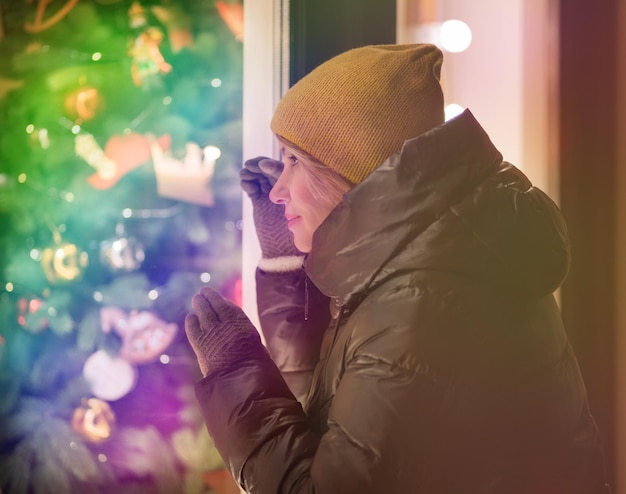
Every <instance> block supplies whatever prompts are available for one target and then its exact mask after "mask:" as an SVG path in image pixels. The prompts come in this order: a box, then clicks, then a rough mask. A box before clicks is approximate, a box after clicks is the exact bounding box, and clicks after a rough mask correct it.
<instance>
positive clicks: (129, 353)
mask: <svg viewBox="0 0 626 494" xmlns="http://www.w3.org/2000/svg"><path fill="white" fill-rule="evenodd" d="M100 324H101V328H102V331H104V332H105V333H109V332H110V331H114V332H115V333H117V334H118V335H119V336H120V337H121V338H122V347H121V349H120V357H123V358H125V359H126V360H128V361H129V362H131V363H133V364H145V363H148V362H152V361H154V360H156V359H157V358H159V356H160V355H161V354H162V353H163V352H164V351H165V349H166V348H167V347H168V346H169V345H170V343H171V342H172V341H173V340H174V337H175V336H176V332H177V330H178V326H177V325H176V324H175V323H166V322H164V321H162V320H161V319H159V318H158V317H157V316H156V315H155V314H153V313H152V312H149V311H131V312H130V313H126V312H125V311H123V310H122V309H119V308H117V307H102V308H101V309H100Z"/></svg>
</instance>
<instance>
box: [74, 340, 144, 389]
mask: <svg viewBox="0 0 626 494" xmlns="http://www.w3.org/2000/svg"><path fill="white" fill-rule="evenodd" d="M83 377H84V378H85V380H86V381H87V382H88V383H89V385H90V386H91V392H92V393H93V395H94V396H95V397H97V398H100V399H102V400H106V401H115V400H119V399H120V398H122V397H123V396H125V395H127V394H128V393H129V392H130V391H131V390H132V389H133V388H134V387H135V383H136V382H137V370H136V369H135V367H134V366H133V365H132V364H131V363H130V362H128V360H126V359H124V358H121V357H112V356H111V355H109V354H108V353H107V352H106V351H104V350H98V351H96V352H95V353H93V354H92V355H91V356H90V357H89V358H88V359H87V360H86V361H85V365H84V366H83Z"/></svg>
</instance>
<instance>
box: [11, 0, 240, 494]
mask: <svg viewBox="0 0 626 494" xmlns="http://www.w3.org/2000/svg"><path fill="white" fill-rule="evenodd" d="M63 3H64V2H50V3H49V4H47V6H46V12H45V15H44V19H48V18H50V17H51V16H52V15H53V14H54V12H55V9H58V8H60V6H61V5H62V4H63ZM132 3H133V2H132V0H107V1H103V0H81V1H80V2H78V3H77V4H76V5H75V6H74V7H73V8H71V9H70V10H69V12H67V14H66V15H64V16H62V17H61V18H60V20H59V21H58V22H56V23H53V24H52V25H51V26H47V27H45V28H44V29H41V30H39V31H36V32H32V31H29V30H27V29H25V26H26V25H27V24H29V23H30V24H32V23H33V22H34V21H35V18H36V10H37V8H38V7H39V5H43V4H45V2H24V1H19V2H16V1H13V0H0V24H1V29H0V123H1V125H2V132H0V280H2V281H1V283H2V285H1V286H0V491H2V492H7V493H8V492H10V493H11V494H13V493H17V494H20V493H48V492H54V493H55V494H57V493H66V492H67V493H73V492H96V493H108V492H115V493H116V494H124V493H130V492H141V493H142V494H143V493H151V492H155V493H167V494H170V493H176V492H186V493H190V494H191V493H200V492H205V491H206V487H205V486H203V484H202V480H201V477H200V474H201V472H202V471H205V470H207V469H214V468H218V467H220V466H221V460H220V458H219V455H218V454H217V451H216V450H215V448H214V447H213V444H212V442H211V440H210V438H209V437H208V436H207V435H206V431H205V429H204V426H203V424H202V419H201V416H200V413H199V410H198V409H197V404H196V402H195V398H193V391H192V385H193V382H194V381H195V380H196V379H198V377H199V372H198V368H197V363H196V361H195V357H194V355H193V352H192V351H191V349H190V347H189V344H188V342H187V341H186V338H185V336H184V331H183V330H182V323H183V320H184V317H185V314H186V313H187V312H188V311H189V310H190V300H191V297H192V295H193V294H194V293H195V292H196V291H197V290H199V288H200V287H201V286H203V285H204V284H206V283H207V282H208V283H210V284H211V285H213V286H214V287H215V288H218V289H221V290H222V291H223V292H224V294H225V295H227V296H230V297H231V298H233V297H234V296H235V293H234V289H235V288H234V287H235V286H236V284H235V281H236V280H237V279H238V277H239V276H240V272H239V270H240V252H241V246H240V242H241V239H240V233H241V232H240V231H239V229H238V228H236V227H235V226H234V225H237V224H238V223H239V221H240V218H241V196H240V191H239V185H238V170H239V168H240V163H241V130H242V124H241V117H242V108H241V100H242V74H243V71H242V61H243V60H242V54H243V50H242V45H241V42H240V41H238V40H236V39H235V37H234V35H233V34H232V33H231V32H230V31H229V29H228V28H227V26H226V25H225V23H224V22H223V20H222V19H221V18H220V16H219V14H218V12H217V10H216V8H215V5H214V4H213V3H211V2H206V1H204V0H183V1H180V2H173V1H171V0H142V1H141V4H142V6H143V7H144V9H145V19H146V24H145V26H144V28H147V27H152V28H157V29H158V30H160V32H161V33H162V34H163V40H162V42H161V44H160V45H159V49H160V52H161V54H162V55H163V58H164V59H165V61H167V63H169V64H170V65H171V70H170V71H169V72H162V73H158V74H156V75H155V74H152V75H150V74H148V72H147V71H145V72H142V73H141V74H142V76H143V79H142V83H141V84H136V83H135V82H134V81H133V77H132V74H133V70H134V69H137V66H138V62H137V59H133V56H132V55H131V54H130V52H129V47H130V46H131V45H132V43H133V42H134V41H136V40H137V39H138V37H139V35H140V34H141V30H142V29H143V28H133V27H131V25H130V22H129V9H130V7H131V5H132ZM181 33H182V35H183V37H182V38H180V39H179V38H176V36H180V35H181ZM181 39H182V40H183V43H182V45H181V44H180V41H181ZM174 41H176V43H175V42H174ZM133 67H134V69H133ZM216 81H219V83H216ZM87 89H88V90H90V91H91V92H85V90H87ZM80 98H91V99H88V100H86V101H84V102H83V103H80V102H79V99H80ZM81 104H82V105H83V106H81ZM164 134H167V135H169V136H170V137H171V146H170V148H169V149H168V150H166V151H167V153H168V155H169V156H171V157H173V158H174V159H177V160H178V161H180V162H181V163H182V162H183V158H184V156H185V149H186V148H185V146H186V145H187V144H188V143H190V142H193V143H196V144H197V145H199V146H200V147H201V148H202V147H204V146H207V145H213V146H217V147H219V148H220V149H221V151H222V155H221V157H220V158H219V159H218V161H217V162H216V165H215V166H216V168H215V174H214V176H213V179H212V184H211V188H212V192H213V196H214V197H215V203H214V205H213V206H210V207H208V206H205V205H202V204H197V203H193V202H189V201H187V200H186V198H185V197H180V198H171V197H163V196H161V195H160V194H159V192H158V189H157V181H156V174H155V168H154V163H153V162H152V160H151V156H150V155H149V154H146V156H144V157H143V158H141V159H139V158H138V160H139V161H138V162H137V163H134V164H133V166H132V167H130V169H128V170H124V172H123V173H121V174H120V176H118V177H117V178H118V180H117V181H116V182H115V183H114V184H109V185H107V186H106V187H97V186H95V185H94V182H92V179H93V177H94V174H95V173H96V168H94V165H93V163H91V164H90V163H89V162H88V160H87V159H86V158H85V156H84V155H81V154H79V153H78V151H77V139H76V136H77V135H89V136H92V137H93V140H94V142H95V143H96V145H97V147H98V148H99V149H100V151H102V152H103V151H104V150H105V149H107V148H106V146H107V144H108V143H110V142H111V140H112V138H113V137H124V136H128V135H139V136H143V137H145V138H146V139H147V137H148V136H155V137H160V136H163V135H164ZM146 142H148V141H146ZM133 153H141V149H140V146H138V145H136V146H134V147H128V148H124V149H122V150H121V154H120V157H119V158H118V160H122V161H123V160H125V159H126V157H127V156H129V155H133ZM118 165H119V163H118ZM120 225H122V226H123V228H122V229H121V230H120V228H119V227H120ZM123 236H125V237H132V238H133V239H134V240H135V241H136V245H139V246H140V247H142V249H143V251H144V253H145V258H141V259H140V258H139V257H138V258H137V259H131V260H135V261H137V266H131V267H128V266H127V267H120V266H118V265H116V264H115V263H114V259H112V258H111V254H110V253H108V252H107V251H106V250H105V249H104V246H105V245H110V244H111V243H114V242H115V241H116V240H119V239H120V238H121V237H123ZM68 244H69V245H70V246H72V247H73V246H75V247H76V251H75V252H74V251H72V250H71V249H69V250H62V249H58V248H59V246H60V245H68ZM51 253H52V254H53V255H50V254H51ZM123 254H127V255H131V256H133V255H135V253H134V252H131V251H125V252H123ZM82 260H86V262H85V263H84V264H81V263H80V262H79V261H82ZM129 266H130V265H129ZM207 273H208V274H207ZM209 277H210V281H207V280H208V279H209ZM104 307H114V308H116V309H119V310H121V311H123V312H124V313H127V314H132V313H137V312H141V311H149V312H150V313H152V314H153V315H154V316H155V318H156V319H158V320H161V321H164V322H167V323H172V324H176V325H177V326H178V331H177V333H176V335H175V338H174V340H173V341H172V342H171V344H170V345H169V346H168V347H167V349H166V351H165V352H164V353H167V356H168V358H169V361H168V360H164V361H163V363H162V362H161V361H159V360H158V358H157V359H153V360H151V361H149V362H145V363H141V364H138V363H133V365H134V367H135V369H136V371H137V376H138V377H137V382H136V384H135V386H134V388H133V389H132V390H131V391H130V392H129V393H128V394H127V395H125V396H123V397H122V398H120V399H118V400H116V401H113V402H111V403H109V404H110V406H111V409H112V411H113V416H114V417H115V419H114V423H113V424H111V425H112V432H111V436H110V437H109V438H108V439H107V440H104V441H100V442H99V441H94V440H93V439H90V438H88V437H87V436H86V435H85V434H84V432H83V431H81V430H80V429H79V428H76V427H74V426H73V425H72V418H73V414H74V412H75V411H76V410H77V408H79V407H80V406H81V404H82V403H84V399H85V398H90V397H92V389H91V385H90V383H89V382H88V381H87V380H86V378H85V377H83V366H84V364H85V362H86V361H87V359H88V358H89V356H91V355H92V354H93V353H94V352H96V351H98V350H105V351H106V352H108V353H109V354H110V355H112V356H117V355H118V354H119V352H120V348H121V347H122V336H121V335H120V334H118V333H116V332H115V331H109V332H105V331H103V329H102V323H101V312H100V311H101V309H102V308H104ZM168 362H169V363H168Z"/></svg>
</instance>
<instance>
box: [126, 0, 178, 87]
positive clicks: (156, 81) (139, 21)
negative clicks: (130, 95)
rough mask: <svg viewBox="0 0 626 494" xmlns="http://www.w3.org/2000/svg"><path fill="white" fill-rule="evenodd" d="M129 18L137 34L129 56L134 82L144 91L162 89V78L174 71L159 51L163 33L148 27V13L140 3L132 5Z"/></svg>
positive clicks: (130, 47)
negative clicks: (153, 88) (155, 88)
mask: <svg viewBox="0 0 626 494" xmlns="http://www.w3.org/2000/svg"><path fill="white" fill-rule="evenodd" d="M128 16H129V18H130V26H131V28H133V29H134V30H135V31H136V32H137V35H136V37H135V38H134V39H133V40H132V42H131V43H130V46H129V48H128V54H129V56H130V57H131V58H132V65H131V75H132V78H133V82H134V83H135V85H136V86H142V87H143V88H144V89H151V88H152V87H160V85H161V79H160V76H161V75H163V74H167V73H168V72H170V71H171V70H172V66H171V65H170V64H169V63H167V62H166V61H165V58H163V55H162V54H161V50H160V49H159V45H160V44H161V42H162V41H163V37H164V36H163V32H162V31H161V30H160V29H159V28H157V27H152V26H148V25H147V24H148V23H147V18H146V12H145V10H144V8H143V7H142V6H141V4H140V3H139V2H134V3H133V4H132V6H131V8H130V10H129V11H128Z"/></svg>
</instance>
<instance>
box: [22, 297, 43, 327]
mask: <svg viewBox="0 0 626 494" xmlns="http://www.w3.org/2000/svg"><path fill="white" fill-rule="evenodd" d="M42 306H43V302H42V301H41V299H38V298H31V299H28V298H26V297H20V299H19V300H18V301H17V310H18V316H17V322H18V323H19V325H20V326H22V327H24V328H26V329H28V330H29V331H31V332H33V333H40V332H41V331H43V330H44V329H46V328H47V327H48V323H49V321H48V317H47V314H46V313H45V311H42V310H41V309H42Z"/></svg>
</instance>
